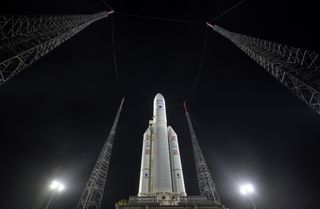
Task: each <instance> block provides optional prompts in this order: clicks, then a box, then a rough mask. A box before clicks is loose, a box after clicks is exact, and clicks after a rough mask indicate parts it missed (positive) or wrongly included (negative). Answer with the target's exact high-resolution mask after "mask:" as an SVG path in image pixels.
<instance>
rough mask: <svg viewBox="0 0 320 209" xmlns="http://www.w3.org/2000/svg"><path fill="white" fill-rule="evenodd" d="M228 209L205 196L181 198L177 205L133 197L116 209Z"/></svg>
mask: <svg viewBox="0 0 320 209" xmlns="http://www.w3.org/2000/svg"><path fill="white" fill-rule="evenodd" d="M158 208H159V209H191V208H193V209H194V208H196V209H226V208H225V207H224V206H223V205H221V204H216V203H215V202H212V201H208V200H207V198H205V197H203V196H184V197H180V198H179V200H178V204H177V205H161V204H160V202H159V200H158V199H157V197H150V196H149V197H138V196H131V197H129V200H124V199H123V200H120V201H119V202H117V203H116V205H115V209H158Z"/></svg>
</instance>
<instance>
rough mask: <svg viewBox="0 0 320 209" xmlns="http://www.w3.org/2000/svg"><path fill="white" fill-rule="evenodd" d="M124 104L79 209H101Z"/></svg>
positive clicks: (120, 108)
mask: <svg viewBox="0 0 320 209" xmlns="http://www.w3.org/2000/svg"><path fill="white" fill-rule="evenodd" d="M123 102H124V99H122V101H121V104H120V107H119V109H118V111H117V115H116V117H115V119H114V122H113V125H112V128H111V129H110V132H109V135H108V138H107V140H106V142H105V144H104V145H103V148H102V150H101V152H100V155H99V157H98V160H97V162H96V164H95V166H94V168H93V171H92V173H91V175H90V177H89V180H88V181H87V184H86V187H85V189H84V191H83V193H82V196H81V198H80V200H79V202H78V205H77V209H100V207H101V202H102V197H103V191H104V188H105V184H106V179H107V174H108V168H109V164H110V159H111V153H112V147H113V141H114V138H115V134H116V129H117V125H118V121H119V117H120V114H121V110H122V105H123Z"/></svg>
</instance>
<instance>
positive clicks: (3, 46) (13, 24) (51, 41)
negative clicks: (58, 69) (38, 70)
mask: <svg viewBox="0 0 320 209" xmlns="http://www.w3.org/2000/svg"><path fill="white" fill-rule="evenodd" d="M110 13H112V11H111V12H106V11H104V12H100V13H96V14H92V15H43V16H0V85H1V84H3V83H4V82H6V81H8V80H9V79H10V78H12V77H13V76H15V75H16V74H18V73H19V72H21V71H22V70H24V69H25V68H26V67H28V66H29V65H31V64H32V63H34V62H35V61H37V60H38V59H39V58H40V57H42V56H44V55H45V54H47V53H48V52H49V51H51V50H52V49H54V48H56V47H57V46H59V45H60V44H61V43H63V42H64V41H66V40H68V39H69V38H70V37H72V36H74V35H75V34H77V33H78V32H80V31H81V30H83V29H84V28H86V27H87V26H88V25H90V24H91V23H93V22H95V21H97V20H100V19H102V18H105V17H107V16H108V15H109V14H110Z"/></svg>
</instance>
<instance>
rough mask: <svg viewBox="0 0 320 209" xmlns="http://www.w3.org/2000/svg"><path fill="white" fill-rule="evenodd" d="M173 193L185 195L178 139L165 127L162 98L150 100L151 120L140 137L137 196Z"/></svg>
mask: <svg viewBox="0 0 320 209" xmlns="http://www.w3.org/2000/svg"><path fill="white" fill-rule="evenodd" d="M159 194H160V195H161V194H173V195H179V196H186V191H185V186H184V179H183V172H182V166H181V158H180V151H179V145H178V137H177V134H176V133H175V132H174V130H173V129H172V128H171V127H170V126H167V116H166V104H165V100H164V97H163V96H162V95H161V94H159V93H158V94H157V95H156V96H155V98H154V101H153V119H152V120H150V121H149V127H148V128H147V130H146V131H145V133H144V134H143V145H142V157H141V171H140V182H139V193H138V196H155V195H159Z"/></svg>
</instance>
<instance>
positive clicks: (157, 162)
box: [115, 93, 225, 209]
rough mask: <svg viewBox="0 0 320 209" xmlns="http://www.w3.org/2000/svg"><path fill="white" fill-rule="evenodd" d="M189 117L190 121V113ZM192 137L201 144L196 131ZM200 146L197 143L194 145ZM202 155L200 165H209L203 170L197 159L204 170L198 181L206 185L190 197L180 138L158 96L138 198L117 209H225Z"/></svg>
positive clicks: (146, 135)
mask: <svg viewBox="0 0 320 209" xmlns="http://www.w3.org/2000/svg"><path fill="white" fill-rule="evenodd" d="M186 116H187V119H188V122H190V117H189V115H188V113H187V111H186ZM189 128H190V124H189ZM190 134H191V138H192V139H193V141H194V140H196V141H197V139H196V137H195V134H194V131H193V128H191V129H190ZM197 145H198V144H197V143H193V146H197ZM199 150H200V148H199ZM195 153H197V152H195ZM198 153H199V154H200V155H201V157H200V158H201V159H202V160H201V162H200V164H202V165H205V166H202V169H201V166H199V165H197V163H198V164H199V162H197V159H198V158H199V157H198V156H195V160H196V168H197V170H199V169H200V170H203V172H200V173H199V172H198V171H197V174H198V175H197V176H198V180H199V182H202V183H201V184H199V187H200V193H201V194H200V195H199V196H188V195H187V193H186V191H185V184H184V178H183V170H182V164H181V158H180V150H179V144H178V136H177V134H176V133H175V131H174V130H173V128H172V127H171V126H167V116H166V105H165V100H164V97H163V96H162V95H161V94H159V93H158V94H157V95H156V96H155V98H154V102H153V118H152V120H150V121H149V126H148V128H147V130H146V131H145V133H144V134H143V144H142V155H141V170H140V181H139V192H138V195H137V196H130V197H129V199H128V200H126V199H122V200H120V201H119V202H117V203H116V205H115V208H116V209H143V208H144V209H145V208H148V209H149V208H150V209H151V208H152V209H157V208H161V209H170V208H174V209H180V208H181V209H183V208H184V209H186V208H190V209H191V208H197V209H225V207H224V206H223V205H222V204H221V202H220V199H219V197H218V194H217V192H216V188H215V185H214V183H213V180H212V177H211V175H210V173H209V171H208V170H207V166H206V163H205V160H204V157H203V156H202V152H201V150H200V152H198ZM208 179H210V181H208ZM201 180H203V181H201ZM206 182H208V183H206Z"/></svg>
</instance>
